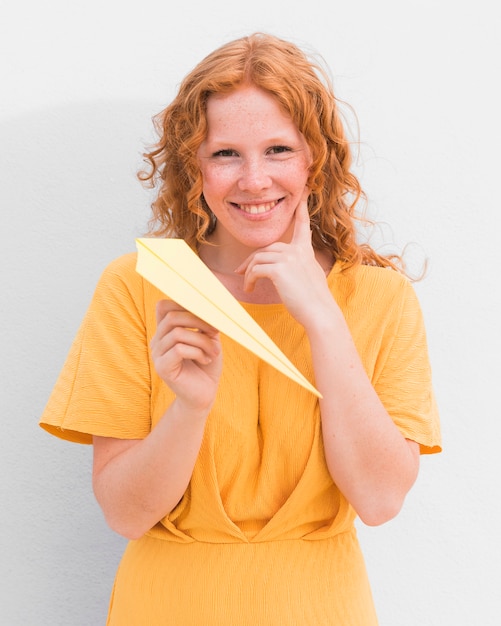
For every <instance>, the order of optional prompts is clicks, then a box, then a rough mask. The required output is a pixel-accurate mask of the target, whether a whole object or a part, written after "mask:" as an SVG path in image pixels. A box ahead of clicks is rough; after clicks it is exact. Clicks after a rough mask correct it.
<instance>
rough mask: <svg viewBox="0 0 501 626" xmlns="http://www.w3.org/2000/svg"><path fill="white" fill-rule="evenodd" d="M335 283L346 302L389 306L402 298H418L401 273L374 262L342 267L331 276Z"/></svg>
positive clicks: (336, 288) (334, 285)
mask: <svg viewBox="0 0 501 626" xmlns="http://www.w3.org/2000/svg"><path fill="white" fill-rule="evenodd" d="M332 286H333V288H334V289H335V290H337V291H338V292H339V293H340V295H342V296H344V298H345V299H346V300H347V301H351V302H354V301H356V302H359V303H363V302H370V303H371V306H377V304H379V305H381V306H383V307H384V306H388V305H389V304H390V303H391V302H393V303H395V302H397V301H401V300H403V299H411V300H413V299H415V292H414V288H413V286H412V284H411V282H410V280H409V279H408V278H407V277H406V276H405V275H404V274H402V273H400V272H398V271H396V270H394V269H391V268H386V267H377V266H374V265H356V266H353V267H348V268H343V266H341V267H340V268H339V269H338V271H337V272H336V273H335V274H334V276H333V277H332Z"/></svg>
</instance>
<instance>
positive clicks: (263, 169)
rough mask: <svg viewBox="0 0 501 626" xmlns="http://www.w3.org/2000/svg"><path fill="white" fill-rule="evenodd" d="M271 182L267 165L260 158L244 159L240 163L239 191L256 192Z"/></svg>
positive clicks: (265, 187) (267, 186) (266, 187)
mask: <svg viewBox="0 0 501 626" xmlns="http://www.w3.org/2000/svg"><path fill="white" fill-rule="evenodd" d="M271 184H272V179H271V175H270V172H269V167H268V166H267V164H266V162H265V160H264V159H262V158H252V159H246V160H245V161H244V163H243V164H242V168H241V171H240V176H239V180H238V187H239V189H240V190H241V191H247V192H252V193H256V192H259V191H261V190H262V189H268V188H269V187H270V186H271Z"/></svg>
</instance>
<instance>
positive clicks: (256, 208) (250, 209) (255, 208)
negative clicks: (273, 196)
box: [235, 200, 280, 215]
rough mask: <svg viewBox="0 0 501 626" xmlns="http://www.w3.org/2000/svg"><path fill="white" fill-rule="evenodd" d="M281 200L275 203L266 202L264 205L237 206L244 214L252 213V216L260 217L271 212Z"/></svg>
mask: <svg viewBox="0 0 501 626" xmlns="http://www.w3.org/2000/svg"><path fill="white" fill-rule="evenodd" d="M279 202H280V200H274V201H273V202H265V203H263V204H235V206H237V207H238V208H239V209H240V210H241V211H243V212H244V213H250V214H252V215H259V214H261V213H267V212H268V211H271V209H273V208H274V207H276V206H277V204H278V203H279Z"/></svg>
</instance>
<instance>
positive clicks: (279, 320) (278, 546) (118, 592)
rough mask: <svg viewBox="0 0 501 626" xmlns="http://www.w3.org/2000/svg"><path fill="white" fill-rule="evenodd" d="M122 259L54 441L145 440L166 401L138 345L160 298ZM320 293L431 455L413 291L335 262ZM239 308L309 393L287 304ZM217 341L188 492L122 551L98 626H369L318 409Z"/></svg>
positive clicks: (428, 397) (67, 383) (78, 344)
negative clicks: (212, 394) (213, 383)
mask: <svg viewBox="0 0 501 626" xmlns="http://www.w3.org/2000/svg"><path fill="white" fill-rule="evenodd" d="M135 260H136V256H135V254H134V253H131V254H128V255H124V256H122V257H120V258H119V259H117V260H115V261H114V262H112V263H111V264H110V265H109V266H108V267H107V268H106V270H105V271H104V273H103V275H102V277H101V279H100V281H99V283H98V286H97V288H96V291H95V294H94V297H93V299H92V302H91V304H90V307H89V310H88V311H87V314H86V316H85V318H84V321H83V323H82V325H81V328H80V330H79V332H78V334H77V336H76V338H75V341H74V343H73V346H72V348H71V350H70V353H69V355H68V358H67V361H66V363H65V365H64V367H63V370H62V372H61V374H60V376H59V378H58V381H57V383H56V385H55V387H54V390H53V392H52V394H51V396H50V398H49V401H48V404H47V406H46V408H45V411H44V413H43V415H42V417H41V420H40V424H41V426H42V427H43V428H45V429H46V430H47V431H49V432H50V433H52V434H54V435H57V436H58V437H61V438H63V439H67V440H70V441H76V442H80V443H91V440H92V435H101V436H106V437H117V438H125V439H128V438H133V439H137V438H143V437H145V436H146V435H147V434H148V433H149V432H150V430H151V429H152V428H154V427H155V424H156V423H157V422H158V420H159V419H160V417H161V416H162V415H163V413H164V412H165V409H166V407H167V406H168V405H169V403H170V402H171V401H172V398H173V396H172V393H171V392H170V390H169V389H168V387H167V386H166V385H165V384H164V383H163V382H162V381H161V379H160V378H159V377H158V376H157V374H156V372H155V370H154V367H153V364H152V362H151V359H150V355H149V348H148V347H149V343H150V340H151V338H152V335H153V334H154V332H155V327H156V323H155V304H156V302H157V301H158V300H159V299H161V298H162V297H164V296H163V295H162V294H161V293H160V292H159V291H158V290H157V289H156V288H154V287H153V286H151V285H150V284H149V283H147V282H146V281H144V280H143V279H142V278H141V277H140V276H139V274H137V273H136V272H135ZM328 282H329V286H330V289H331V291H332V293H333V295H334V297H335V298H336V301H337V302H338V304H339V306H340V307H341V309H342V310H343V312H344V315H345V317H346V320H347V322H348V324H349V327H350V330H351V332H352V335H353V338H354V341H355V343H356V346H357V349H358V351H359V354H360V356H361V358H362V361H363V364H364V367H365V369H366V371H367V373H368V375H369V377H370V379H371V381H372V383H373V385H374V387H375V389H376V391H377V392H378V394H379V397H380V398H381V400H382V402H383V403H384V405H385V406H386V408H387V410H388V412H389V413H390V415H391V416H392V418H393V420H394V421H395V423H396V425H397V426H398V428H399V429H400V430H401V432H402V433H403V434H404V435H405V437H407V438H409V439H413V440H414V441H417V442H418V443H419V444H420V447H421V452H423V453H430V452H438V451H439V450H440V429H439V420H438V414H437V410H436V406H435V401H434V395H433V389H432V382H431V372H430V365H429V360H428V351H427V345H426V335H425V330H424V326H423V320H422V314H421V310H420V307H419V303H418V301H417V298H416V296H415V293H414V290H413V289H412V287H411V285H410V284H409V282H408V281H407V279H406V278H405V277H403V276H402V275H400V274H398V273H397V272H394V271H392V270H388V269H382V268H376V267H367V266H362V267H357V268H352V269H349V270H347V271H345V272H341V265H340V264H339V263H336V264H335V265H334V267H333V269H332V270H331V272H330V274H329V277H328ZM307 297H308V294H307V293H305V298H307ZM243 306H244V307H245V308H246V310H247V311H248V312H249V313H250V314H251V315H252V316H253V317H254V319H255V320H256V321H257V322H258V323H259V324H260V325H261V326H262V327H263V328H264V330H265V331H266V332H267V333H268V334H269V335H270V336H271V338H272V339H273V340H274V341H275V342H276V343H277V345H278V346H279V347H280V348H281V349H282V351H283V352H284V353H285V354H286V355H287V356H288V358H289V359H290V360H291V361H292V362H293V363H294V364H295V365H296V367H298V369H299V370H300V371H301V372H302V373H303V374H304V375H305V376H306V377H307V378H308V379H309V380H310V381H311V382H312V383H313V384H314V377H313V371H312V364H311V356H310V352H309V345H308V341H307V339H306V336H305V332H304V329H303V327H302V326H301V325H300V324H298V323H297V322H296V321H295V320H294V319H293V318H292V317H291V316H290V315H289V313H288V312H287V310H286V308H285V307H284V306H283V305H281V304H271V305H260V304H244V305H243ZM221 339H222V343H223V373H222V377H221V383H220V386H219V391H218V395H217V399H216V402H215V404H214V407H213V410H212V411H211V413H210V415H209V417H208V421H207V425H206V429H205V433H204V439H203V442H202V447H201V450H200V454H199V457H198V459H197V462H196V464H195V468H194V471H193V475H192V478H191V481H190V484H189V487H188V489H187V491H186V493H185V495H184V497H183V498H182V500H181V501H180V502H179V504H178V505H177V507H176V508H175V509H174V510H173V511H172V512H171V513H169V515H167V516H166V517H165V518H164V519H162V520H161V521H160V522H159V523H158V524H157V525H156V526H154V527H153V528H152V529H151V530H150V531H149V532H148V533H146V535H144V537H142V538H141V539H139V540H135V541H130V542H129V544H128V546H127V548H126V550H125V553H124V555H123V558H122V561H121V563H120V566H119V568H118V572H117V575H116V579H115V585H114V589H113V593H112V597H111V601H110V610H109V616H108V622H107V623H108V626H164V625H173V626H285V625H287V626H310V625H311V626H330V625H336V626H375V625H376V624H377V618H376V614H375V610H374V605H373V601H372V596H371V591H370V586H369V582H368V578H367V574H366V570H365V565H364V560H363V557H362V555H361V552H360V548H359V544H358V541H357V536H356V532H355V528H354V519H355V512H354V511H353V509H352V507H351V506H350V505H349V503H348V502H347V501H346V499H345V498H344V497H343V495H342V494H341V493H340V491H339V489H338V488H337V487H336V485H335V484H334V483H333V481H332V479H331V477H330V475H329V472H328V470H327V467H326V463H325V459H324V453H323V446H322V435H321V427H320V416H319V409H318V403H317V400H316V398H315V397H314V396H313V394H311V393H309V392H308V391H306V390H304V389H303V388H302V387H301V386H299V385H297V384H296V383H294V382H293V381H291V380H289V379H288V378H286V377H285V376H284V375H283V374H280V373H279V372H277V371H276V370H275V369H273V368H272V367H271V366H269V365H267V364H266V363H264V362H263V361H261V360H259V359H258V358H257V357H256V356H254V355H253V354H251V353H250V352H248V351H247V350H245V349H244V348H242V347H241V346H239V345H237V344H236V343H235V342H233V341H232V340H230V339H228V338H227V337H225V336H222V338H221ZM332 349H333V350H334V349H335V346H332Z"/></svg>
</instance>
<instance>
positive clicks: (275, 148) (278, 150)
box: [268, 146, 292, 154]
mask: <svg viewBox="0 0 501 626" xmlns="http://www.w3.org/2000/svg"><path fill="white" fill-rule="evenodd" d="M268 152H269V153H270V154H283V153H284V152H292V148H289V146H273V147H271V148H270V149H269V151H268Z"/></svg>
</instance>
